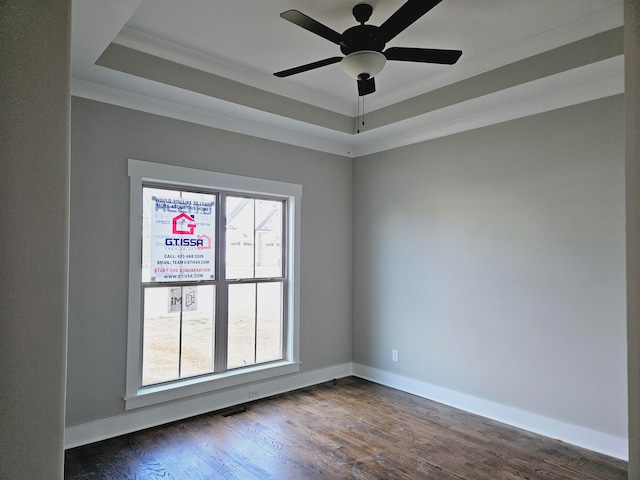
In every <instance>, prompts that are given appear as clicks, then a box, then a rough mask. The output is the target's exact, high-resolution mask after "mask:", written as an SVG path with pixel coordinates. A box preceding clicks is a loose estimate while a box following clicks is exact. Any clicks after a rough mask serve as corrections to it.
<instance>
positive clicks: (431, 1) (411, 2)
mask: <svg viewBox="0 0 640 480" xmlns="http://www.w3.org/2000/svg"><path fill="white" fill-rule="evenodd" d="M441 1H442V0H408V1H407V2H406V3H405V4H404V5H402V6H401V7H400V8H399V9H398V10H397V11H396V12H395V13H394V14H393V15H391V16H390V17H389V18H388V19H387V21H386V22H384V23H383V24H382V25H380V28H379V29H378V38H377V40H380V41H382V42H383V43H387V42H388V41H389V40H391V39H392V38H394V37H395V36H396V35H398V34H399V33H400V32H402V31H403V30H404V29H405V28H407V27H408V26H409V25H411V24H412V23H413V22H415V21H416V20H418V19H419V18H420V17H422V16H423V15H424V14H425V13H427V12H428V11H429V10H431V9H432V8H433V7H435V6H436V5H438V4H439V3H440V2H441Z"/></svg>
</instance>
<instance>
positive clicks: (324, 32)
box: [280, 10, 342, 45]
mask: <svg viewBox="0 0 640 480" xmlns="http://www.w3.org/2000/svg"><path fill="white" fill-rule="evenodd" d="M280 16H281V17H282V18H284V19H285V20H289V21H290V22H291V23H295V24H296V25H298V26H299V27H302V28H304V29H305V30H309V31H310V32H311V33H315V34H316V35H320V36H321V37H322V38H326V39H327V40H329V41H330V42H333V43H335V44H336V45H340V42H342V35H340V34H339V33H338V32H336V31H335V30H332V29H331V28H329V27H327V26H326V25H323V24H321V23H320V22H318V21H317V20H314V19H313V18H311V17H309V16H307V15H305V14H304V13H302V12H299V11H298V10H287V11H286V12H282V13H281V14H280Z"/></svg>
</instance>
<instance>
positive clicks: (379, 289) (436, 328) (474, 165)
mask: <svg viewBox="0 0 640 480" xmlns="http://www.w3.org/2000/svg"><path fill="white" fill-rule="evenodd" d="M623 131H624V114H623V98H622V96H616V97H612V98H606V99H603V100H599V101H595V102H591V103H587V104H582V105H578V106H574V107H570V108H566V109H561V110H556V111H552V112H548V113H544V114H540V115H536V116H532V117H528V118H524V119H520V120H516V121H512V122H508V123H503V124H498V125H494V126H490V127H486V128H483V129H478V130H474V131H469V132H466V133H462V134H458V135H454V136H449V137H446V138H441V139H437V140H432V141H429V142H426V143H423V144H419V145H413V146H408V147H405V148H401V149H396V150H392V151H389V152H383V153H378V154H374V155H370V156H367V157H362V158H358V159H356V160H355V162H354V203H353V205H354V210H353V217H354V233H353V236H354V252H353V254H354V255H353V258H354V270H353V277H354V319H353V322H354V327H353V338H354V348H353V355H354V356H353V359H354V362H356V363H359V364H362V365H366V366H369V367H373V368H376V369H381V370H384V371H389V372H393V373H396V374H398V375H402V376H405V377H408V378H411V379H415V380H419V381H422V382H425V383H428V384H433V385H437V386H441V387H444V388H448V389H451V390H455V391H459V392H462V393H465V394H469V395H472V396H476V397H480V398H483V399H487V400H490V401H493V402H497V403H500V404H504V405H508V406H511V407H515V408H518V409H521V410H524V411H528V412H532V413H536V414H539V415H543V416H546V417H550V418H553V419H557V420H561V421H564V422H568V423H571V424H576V425H581V426H584V427H586V428H590V429H593V430H596V431H600V432H604V433H608V434H612V435H616V436H619V437H623V438H624V437H625V436H626V433H627V408H626V407H627V402H626V395H627V390H626V343H625V315H626V314H625V233H624V231H625V208H624V140H623ZM392 349H397V350H399V356H400V361H399V362H398V363H393V362H392V361H391V350H392Z"/></svg>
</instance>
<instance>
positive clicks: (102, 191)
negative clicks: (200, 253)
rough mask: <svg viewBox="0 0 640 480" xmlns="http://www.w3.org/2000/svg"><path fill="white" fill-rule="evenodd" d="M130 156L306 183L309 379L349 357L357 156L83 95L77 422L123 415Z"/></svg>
mask: <svg viewBox="0 0 640 480" xmlns="http://www.w3.org/2000/svg"><path fill="white" fill-rule="evenodd" d="M128 158H134V159H138V160H146V161H152V162H158V163H166V164H173V165H181V166H187V167H192V168H198V169H205V170H213V171H218V172H223V173H231V174H237V175H246V176H253V177H261V178H266V179H271V180H280V181H286V182H293V183H299V184H302V215H303V216H302V228H301V237H302V247H301V250H302V251H301V255H302V256H301V292H300V293H301V297H300V298H301V318H300V322H301V349H300V351H301V361H302V365H301V372H306V371H311V370H314V369H320V368H324V367H330V366H335V365H339V364H342V363H345V362H350V361H351V356H352V352H351V220H352V219H351V185H352V162H351V160H350V159H345V158H342V157H338V156H333V155H329V154H324V153H318V152H314V151H310V150H306V149H302V148H298V147H292V146H287V145H284V144H279V143H275V142H269V141H265V140H260V139H257V138H251V137H246V136H242V135H238V134H234V133H229V132H223V131H219V130H215V129H212V128H208V127H203V126H198V125H195V124H191V123H187V122H181V121H177V120H172V119H168V118H164V117H159V116H154V115H150V114H145V113H141V112H136V111H133V110H128V109H124V108H120V107H114V106H110V105H106V104H102V103H97V102H92V101H88V100H83V99H79V98H73V99H72V150H71V248H70V252H71V253H70V265H69V268H70V285H69V288H70V295H69V355H68V363H69V367H68V388H67V425H68V426H72V425H78V424H82V423H87V422H91V421H95V420H100V419H105V418H108V417H113V416H117V415H120V414H122V413H123V412H124V403H123V400H122V397H123V395H124V388H125V358H126V331H127V330H126V328H127V294H128V293H127V292H128V286H127V281H126V279H127V276H128V273H127V272H128V270H127V269H128V238H129V232H128V224H129V220H128V218H129V179H128V177H127V159H128Z"/></svg>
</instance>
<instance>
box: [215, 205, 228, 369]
mask: <svg viewBox="0 0 640 480" xmlns="http://www.w3.org/2000/svg"><path fill="white" fill-rule="evenodd" d="M216 213H217V222H216V228H217V232H216V236H217V238H218V240H217V242H216V265H217V273H216V276H217V278H218V292H217V299H216V300H217V302H216V307H217V308H216V318H215V323H216V327H215V332H216V335H215V362H214V370H215V372H217V373H219V372H224V371H226V370H227V348H228V326H227V318H228V312H229V288H228V285H227V279H226V268H225V260H226V251H227V238H226V218H227V195H226V194H225V193H220V194H219V197H218V211H217V212H216Z"/></svg>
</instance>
